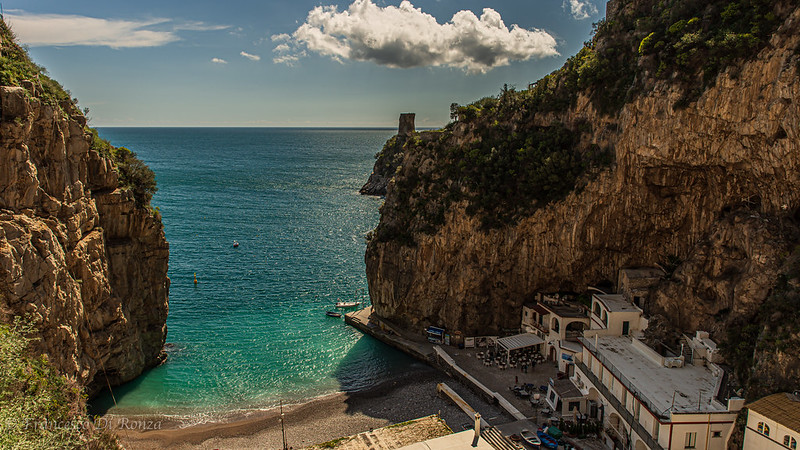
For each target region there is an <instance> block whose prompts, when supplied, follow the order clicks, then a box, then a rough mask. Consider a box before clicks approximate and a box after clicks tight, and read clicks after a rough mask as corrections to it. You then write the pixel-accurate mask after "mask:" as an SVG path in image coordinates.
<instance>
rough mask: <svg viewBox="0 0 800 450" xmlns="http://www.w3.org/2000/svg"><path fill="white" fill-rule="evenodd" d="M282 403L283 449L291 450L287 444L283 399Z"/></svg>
mask: <svg viewBox="0 0 800 450" xmlns="http://www.w3.org/2000/svg"><path fill="white" fill-rule="evenodd" d="M280 405H281V419H280V420H281V436H283V450H289V447H288V446H287V445H286V427H285V426H284V422H285V421H284V415H283V400H280Z"/></svg>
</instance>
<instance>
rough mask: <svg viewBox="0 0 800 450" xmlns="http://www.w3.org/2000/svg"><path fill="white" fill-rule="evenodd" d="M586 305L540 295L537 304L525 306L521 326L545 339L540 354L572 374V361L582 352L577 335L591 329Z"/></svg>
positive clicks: (563, 370) (553, 296) (555, 296)
mask: <svg viewBox="0 0 800 450" xmlns="http://www.w3.org/2000/svg"><path fill="white" fill-rule="evenodd" d="M589 326H590V325H589V316H588V314H587V313H586V307H585V306H583V305H580V304H577V303H572V302H568V301H565V300H563V299H561V298H559V297H558V296H557V295H545V294H538V295H537V301H536V302H535V303H526V304H525V305H523V307H522V328H523V330H525V331H527V332H529V333H535V334H536V335H538V336H539V337H541V338H542V339H544V341H545V345H543V346H542V348H541V354H542V356H544V357H545V358H547V359H548V360H550V361H556V362H557V363H558V370H559V371H561V372H564V373H570V374H571V373H572V361H573V358H574V357H575V355H577V354H579V353H580V351H581V346H580V344H579V343H578V338H579V337H581V336H582V335H583V331H584V330H586V329H588V328H589Z"/></svg>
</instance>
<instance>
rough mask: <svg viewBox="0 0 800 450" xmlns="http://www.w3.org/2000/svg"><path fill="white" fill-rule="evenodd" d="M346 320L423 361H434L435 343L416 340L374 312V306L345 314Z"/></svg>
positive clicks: (362, 330)
mask: <svg viewBox="0 0 800 450" xmlns="http://www.w3.org/2000/svg"><path fill="white" fill-rule="evenodd" d="M344 322H345V323H346V324H348V325H350V326H352V327H353V328H356V329H358V330H360V331H361V332H362V333H364V334H368V335H370V336H372V337H374V338H375V339H377V340H379V341H381V342H383V343H384V344H387V345H389V346H391V347H394V348H396V349H398V350H400V351H402V352H404V353H407V354H409V355H411V356H413V357H414V358H417V359H419V360H420V361H422V362H425V363H428V364H432V363H433V362H434V350H433V347H434V345H433V344H430V343H427V342H419V341H416V340H414V339H413V338H412V337H411V336H410V335H408V333H406V332H404V331H403V330H400V329H399V328H397V327H395V326H394V325H392V324H391V323H389V322H388V321H386V320H383V319H381V318H380V317H378V316H377V315H376V314H374V313H373V310H372V306H368V307H366V308H364V309H360V310H358V311H353V312H349V313H347V314H345V315H344Z"/></svg>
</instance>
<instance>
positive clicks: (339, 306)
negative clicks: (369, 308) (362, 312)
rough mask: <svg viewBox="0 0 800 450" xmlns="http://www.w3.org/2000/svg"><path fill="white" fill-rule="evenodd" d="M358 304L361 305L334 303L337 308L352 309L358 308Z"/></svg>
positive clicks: (356, 303)
mask: <svg viewBox="0 0 800 450" xmlns="http://www.w3.org/2000/svg"><path fill="white" fill-rule="evenodd" d="M360 304H361V302H342V301H339V302H336V307H337V308H352V307H354V306H358V305H360Z"/></svg>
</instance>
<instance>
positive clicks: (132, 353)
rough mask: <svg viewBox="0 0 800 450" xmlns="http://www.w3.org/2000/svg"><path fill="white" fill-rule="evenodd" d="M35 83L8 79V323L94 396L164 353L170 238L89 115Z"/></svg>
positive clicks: (0, 136)
mask: <svg viewBox="0 0 800 450" xmlns="http://www.w3.org/2000/svg"><path fill="white" fill-rule="evenodd" d="M28 84H29V86H28V87H27V88H26V87H19V86H2V87H0V99H1V100H2V111H1V112H0V115H1V116H2V117H1V120H0V320H2V321H4V322H8V321H11V320H13V318H14V317H17V316H22V317H24V318H25V319H26V320H28V321H30V322H32V323H33V324H34V326H36V327H37V328H38V329H39V330H40V334H39V336H37V337H38V338H39V339H38V340H37V341H36V343H35V347H36V348H35V350H36V351H38V352H40V353H42V354H45V355H47V357H48V359H49V360H50V361H51V362H52V363H53V364H54V366H55V367H56V368H57V369H58V370H60V371H61V372H62V373H63V374H65V375H67V376H69V377H72V378H74V379H75V380H77V381H78V382H79V383H80V384H82V385H85V386H87V387H88V390H89V392H90V393H93V392H96V391H97V390H98V389H99V388H102V387H105V386H106V384H108V383H110V384H112V385H116V384H120V383H123V382H126V381H130V380H132V379H133V378H135V377H136V376H138V375H139V374H141V373H142V371H143V370H145V369H146V368H148V367H152V366H154V365H157V364H158V363H159V362H160V361H162V347H163V345H164V341H165V338H166V331H167V330H166V318H167V310H168V292H169V279H168V278H167V263H168V258H169V246H168V244H167V242H166V239H165V237H164V231H163V227H162V225H161V220H160V218H159V217H158V216H157V215H154V214H153V213H152V212H151V211H150V210H149V209H148V208H145V207H137V205H136V202H135V201H134V198H133V194H132V193H131V191H129V190H125V189H122V188H120V187H119V181H118V174H117V172H116V169H115V165H114V163H113V162H112V160H111V159H110V158H108V157H105V156H102V155H101V154H99V153H98V151H96V150H94V149H92V148H91V143H92V135H91V134H90V133H89V132H88V130H87V128H86V127H85V125H86V119H85V118H84V117H83V115H82V114H81V113H80V112H78V111H77V110H76V108H75V107H74V105H73V104H72V103H71V102H62V104H60V105H57V104H54V102H52V101H45V100H44V99H43V98H40V97H38V92H41V87H40V86H37V85H36V83H32V82H30V83H28Z"/></svg>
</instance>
